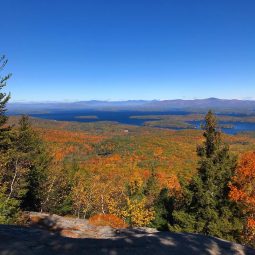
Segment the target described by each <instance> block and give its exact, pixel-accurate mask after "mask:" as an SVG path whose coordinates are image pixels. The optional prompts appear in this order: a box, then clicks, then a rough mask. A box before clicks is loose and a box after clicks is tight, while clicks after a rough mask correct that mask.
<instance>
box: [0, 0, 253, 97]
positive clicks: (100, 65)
mask: <svg viewBox="0 0 255 255" xmlns="http://www.w3.org/2000/svg"><path fill="white" fill-rule="evenodd" d="M0 10H1V14H0V17H1V22H0V54H5V55H6V56H7V57H8V59H9V62H8V66H7V68H6V69H5V70H4V71H5V73H7V72H11V73H12V74H13V76H12V78H11V79H10V80H9V82H8V87H7V88H6V89H7V90H9V91H11V94H12V99H11V100H12V102H15V101H25V102H26V101H78V100H79V101H80V100H95V99H96V100H112V101H115V100H131V99H132V100H138V99H144V100H151V99H158V100H165V99H176V98H181V99H195V98H208V97H218V98H227V99H230V98H238V99H255V15H254V13H255V1H254V0H0Z"/></svg>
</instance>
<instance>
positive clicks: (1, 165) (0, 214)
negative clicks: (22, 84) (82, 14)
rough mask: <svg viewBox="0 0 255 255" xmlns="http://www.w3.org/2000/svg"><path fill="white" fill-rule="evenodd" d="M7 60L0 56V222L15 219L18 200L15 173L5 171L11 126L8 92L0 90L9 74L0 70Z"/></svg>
mask: <svg viewBox="0 0 255 255" xmlns="http://www.w3.org/2000/svg"><path fill="white" fill-rule="evenodd" d="M7 62H8V60H7V59H6V57H5V56H2V57H0V223H11V222H13V221H15V218H16V216H17V213H18V206H19V203H18V201H17V200H16V199H14V198H12V197H11V192H12V189H13V185H12V184H13V180H14V179H15V178H14V177H15V175H14V176H12V178H9V177H10V176H9V175H8V174H7V172H6V169H7V166H8V163H9V161H8V158H9V157H8V155H9V153H8V152H9V149H10V147H11V140H12V139H11V138H12V136H11V127H9V126H8V125H7V120H8V117H7V116H6V104H7V103H8V101H9V99H10V94H6V93H4V92H2V89H4V87H5V86H6V85H7V80H8V79H9V78H10V77H11V74H8V75H5V76H1V72H2V71H3V69H4V67H5V66H6V64H7Z"/></svg>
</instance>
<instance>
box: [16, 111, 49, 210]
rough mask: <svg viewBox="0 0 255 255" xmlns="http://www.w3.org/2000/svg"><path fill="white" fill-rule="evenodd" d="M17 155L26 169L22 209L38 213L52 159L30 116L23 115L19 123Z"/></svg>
mask: <svg viewBox="0 0 255 255" xmlns="http://www.w3.org/2000/svg"><path fill="white" fill-rule="evenodd" d="M15 149H16V150H17V153H16V154H19V155H20V160H19V161H20V162H21V163H22V164H24V167H26V169H27V171H26V176H25V180H26V192H25V194H24V196H23V197H22V201H21V208H22V209H24V210H33V211H38V210H40V207H41V199H42V194H41V190H42V189H41V187H42V183H43V182H44V181H45V179H46V169H47V167H48V166H49V162H50V157H49V155H48V153H47V150H46V148H45V145H44V143H43V141H42V140H41V139H40V137H39V136H38V134H37V133H36V132H35V131H34V130H33V129H32V127H31V124H30V122H29V118H28V116H25V115H23V116H22V117H21V119H20V121H19V128H18V135H17V139H16V144H15Z"/></svg>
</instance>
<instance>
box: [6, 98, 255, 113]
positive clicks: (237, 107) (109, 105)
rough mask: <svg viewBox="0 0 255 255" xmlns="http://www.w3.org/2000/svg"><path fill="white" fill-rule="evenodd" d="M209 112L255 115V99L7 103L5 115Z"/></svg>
mask: <svg viewBox="0 0 255 255" xmlns="http://www.w3.org/2000/svg"><path fill="white" fill-rule="evenodd" d="M208 109H213V110H214V111H216V112H222V113H224V112H230V113H231V112H235V113H246V114H252V113H255V100H238V99H218V98H207V99H194V100H183V99H175V100H162V101H159V100H151V101H147V100H128V101H97V100H91V101H79V102H29V103H19V102H16V103H9V104H8V111H9V114H17V113H36V112H42V111H69V110H92V111H93V110H97V111H101V110H102V111H105V110H106V111H111V110H112V111H121V110H132V111H162V112H167V111H188V112H205V111H207V110H208Z"/></svg>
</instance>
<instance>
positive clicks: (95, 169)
mask: <svg viewBox="0 0 255 255" xmlns="http://www.w3.org/2000/svg"><path fill="white" fill-rule="evenodd" d="M1 61H2V68H0V69H1V70H2V69H3V67H4V66H5V65H6V63H7V62H6V60H5V58H2V59H1ZM9 77H10V76H5V77H4V78H1V79H0V90H1V91H0V152H1V154H0V162H1V164H0V184H1V186H0V223H1V224H6V223H7V224H10V223H12V224H13V223H20V224H21V223H24V217H23V212H24V211H41V212H47V213H56V214H59V215H63V216H66V215H69V216H73V217H78V218H90V221H91V222H92V223H93V222H94V223H95V224H99V225H100V224H109V225H112V224H113V223H114V222H115V225H114V227H120V228H122V227H127V226H131V227H135V226H138V227H139V226H148V227H154V228H157V229H159V230H169V231H173V232H192V233H201V234H205V235H211V236H215V237H220V238H224V239H227V240H230V241H236V242H241V243H246V244H250V245H255V243H254V237H255V217H254V213H255V210H254V208H255V196H254V194H255V189H254V184H255V175H254V169H255V163H254V161H255V160H254V158H255V156H254V152H252V151H255V137H254V136H253V135H252V134H240V135H235V136H228V135H224V134H222V133H221V132H220V131H219V129H218V126H217V119H216V117H215V115H214V114H213V112H212V111H209V112H208V113H207V115H206V116H205V125H204V127H203V131H199V130H182V131H171V130H166V129H156V128H150V127H136V126H124V125H118V124H114V123H108V122H101V123H100V122H99V123H75V122H56V121H45V120H40V119H29V118H28V117H27V116H21V117H10V118H9V119H8V117H7V116H6V104H7V102H8V100H9V98H10V96H9V95H8V94H5V93H3V92H2V89H3V88H4V87H5V86H6V81H7V80H8V79H9ZM116 222H117V223H118V224H117V226H116Z"/></svg>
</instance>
